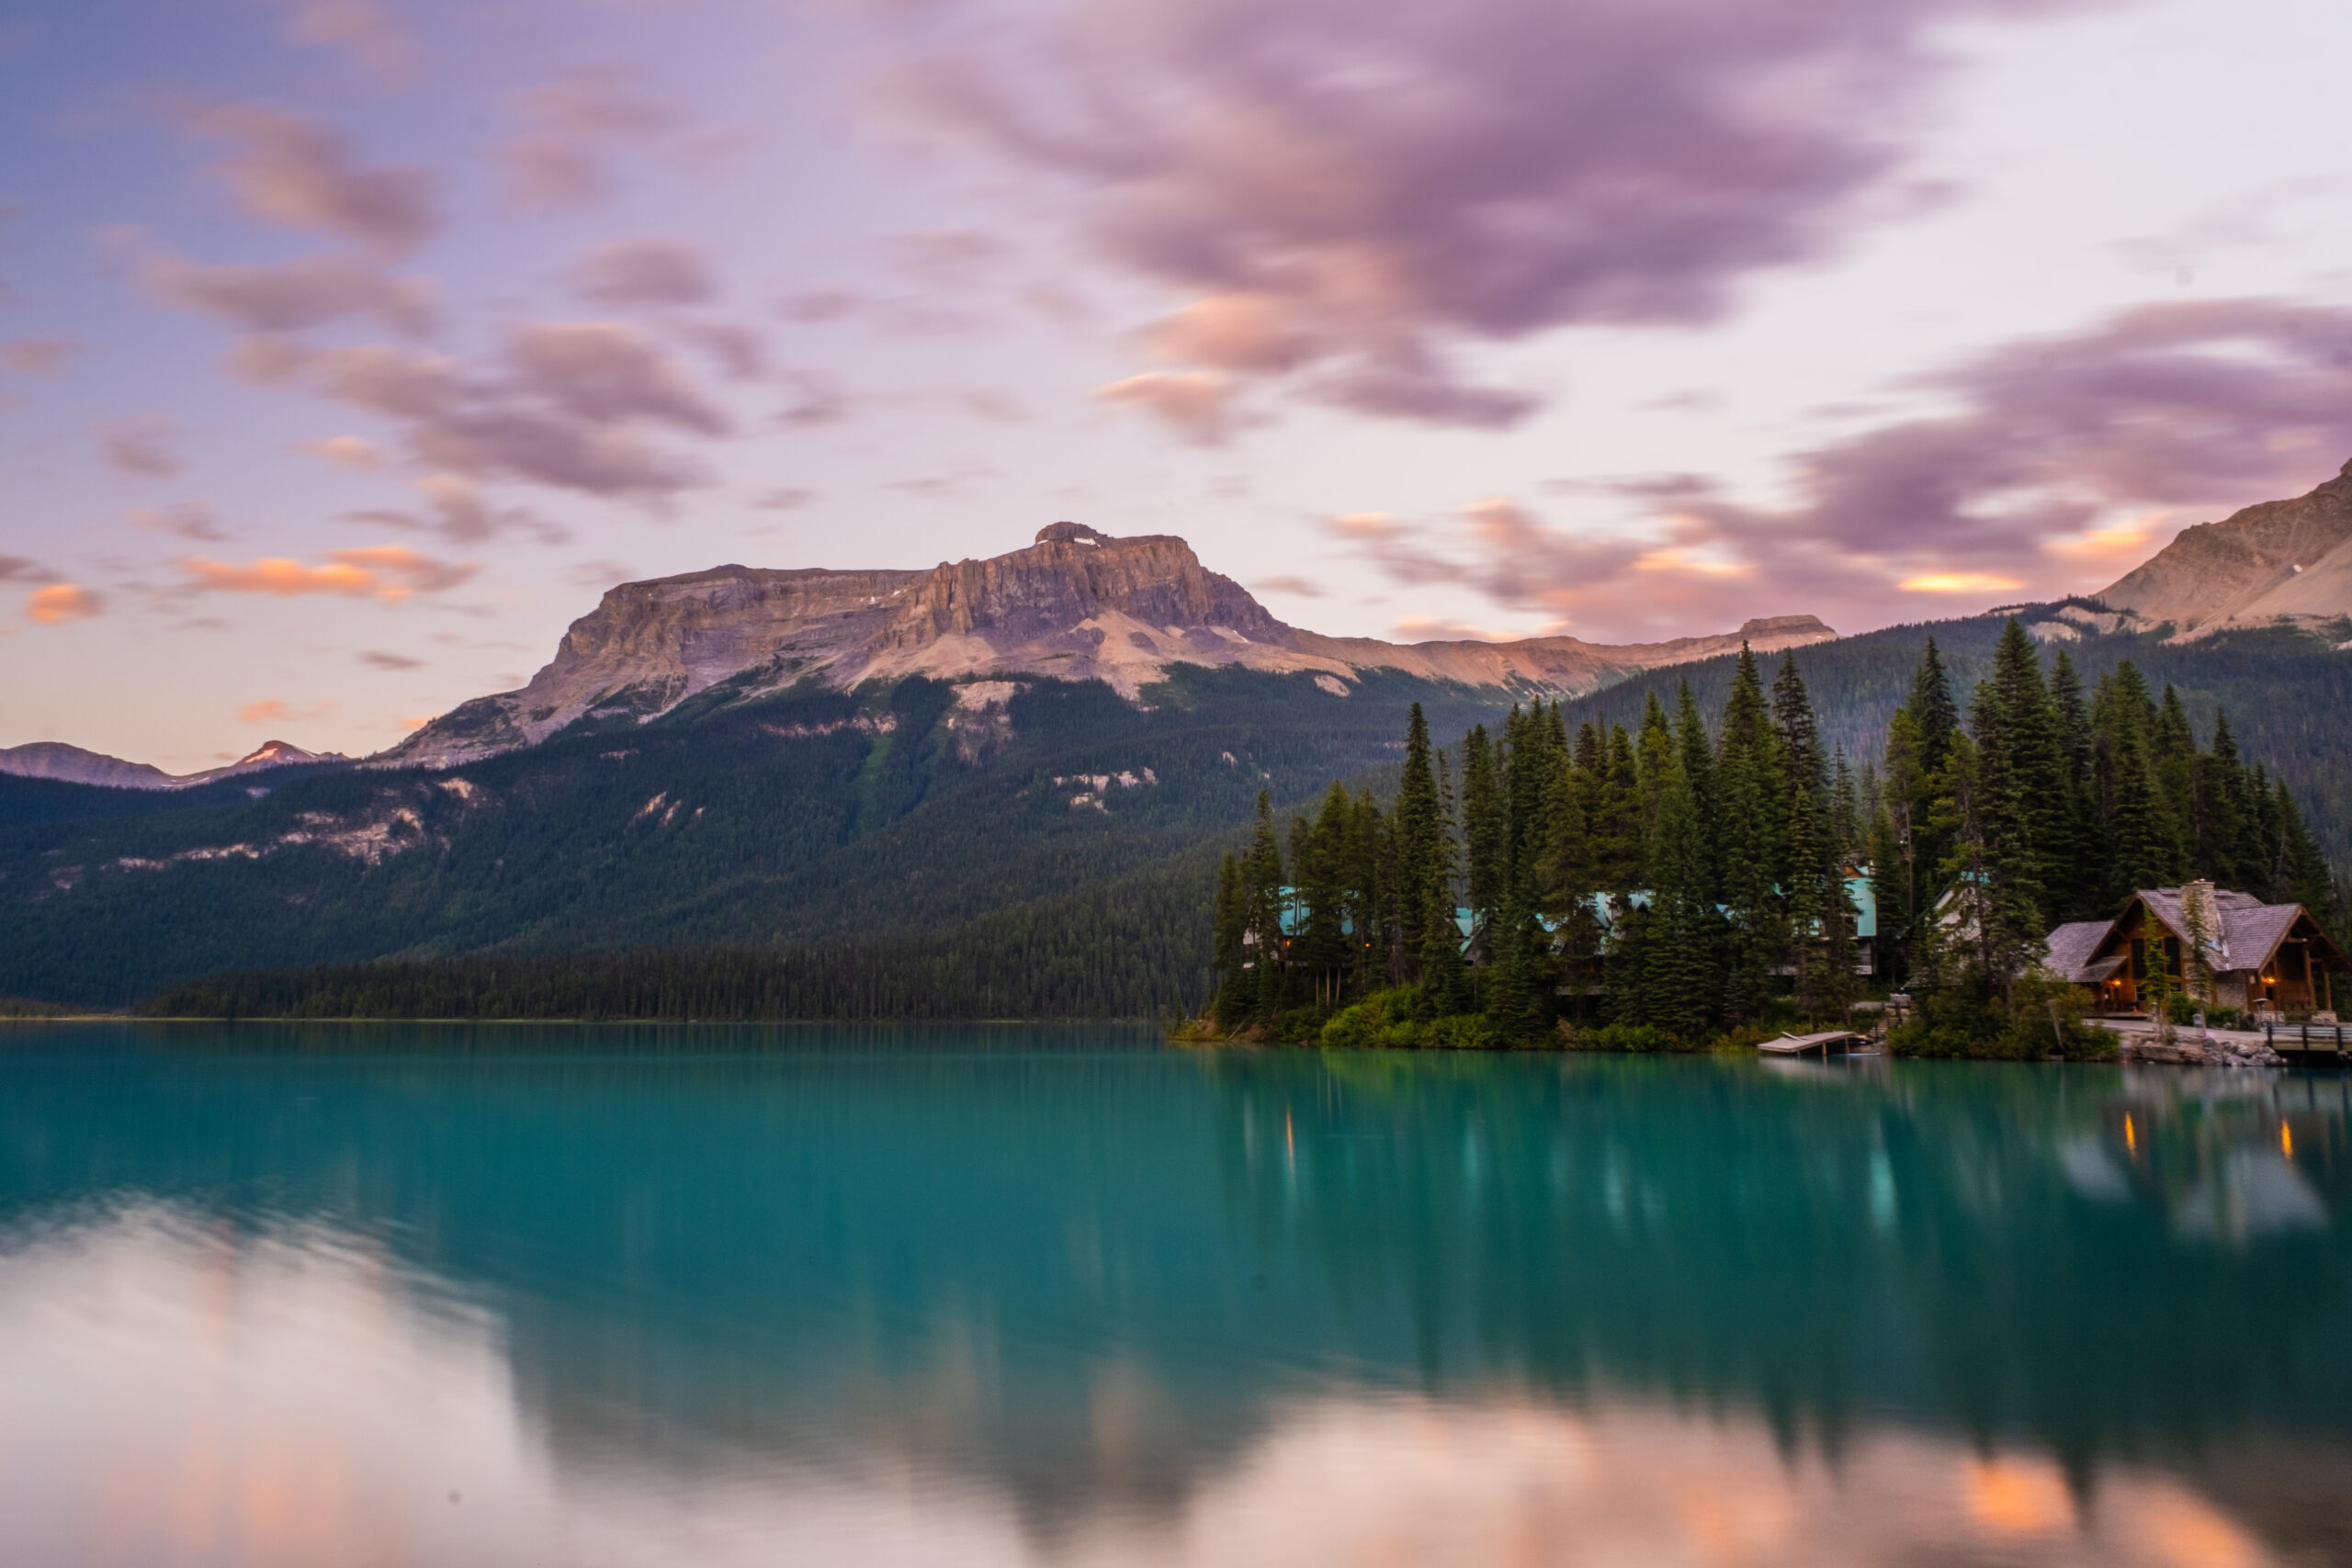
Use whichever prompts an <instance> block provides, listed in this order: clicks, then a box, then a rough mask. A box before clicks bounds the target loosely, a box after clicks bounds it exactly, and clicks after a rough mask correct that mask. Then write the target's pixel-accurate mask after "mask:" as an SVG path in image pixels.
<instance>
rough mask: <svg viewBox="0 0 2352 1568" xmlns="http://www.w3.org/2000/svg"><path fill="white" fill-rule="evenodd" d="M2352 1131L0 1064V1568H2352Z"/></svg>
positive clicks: (2048, 1086)
mask: <svg viewBox="0 0 2352 1568" xmlns="http://www.w3.org/2000/svg"><path fill="white" fill-rule="evenodd" d="M1776 1069H1777V1070H1776ZM2348 1107H2352V1100H2347V1094H2346V1081H2345V1079H2343V1078H2341V1077H2332V1076H2320V1075H2304V1074H2296V1075H2257V1074H2238V1075H2215V1076H2212V1077H2203V1076H2199V1075H2192V1074H2188V1073H2184V1072H2180V1071H2177V1070H2168V1069H2148V1070H2144V1071H2136V1070H2134V1071H2127V1070H2121V1069H2112V1068H2080V1067H2076V1068H2016V1069H2007V1068H1971V1067H1942V1066H1900V1067H1895V1068H1893V1069H1891V1070H1890V1069H1888V1068H1886V1067H1884V1066H1860V1065H1858V1066H1851V1067H1836V1068H1824V1067H1820V1066H1804V1065H1799V1066H1795V1067H1793V1068H1792V1067H1790V1066H1787V1065H1773V1066H1766V1065H1760V1064H1756V1063H1750V1062H1746V1061H1740V1062H1716V1061H1667V1062H1653V1061H1588V1060H1576V1059H1572V1060H1565V1061H1564V1060H1561V1059H1558V1058H1538V1057H1479V1058H1451V1059H1449V1058H1430V1057H1414V1056H1389V1055H1349V1056H1341V1057H1322V1056H1316V1055H1299V1054H1270V1055H1195V1054H1180V1053H1172V1052H1166V1051H1160V1050H1155V1049H1151V1048H1148V1046H1145V1045H1142V1044H1140V1043H1135V1042H1122V1041H1119V1040H1118V1039H1116V1038H1115V1037H1105V1036H1103V1035H1101V1034H1086V1033H1080V1032H1066V1033H1045V1032H968V1033H964V1034H958V1033H956V1032H931V1033H921V1034H913V1033H910V1034H904V1035H888V1034H863V1035H853V1034H844V1033H836V1032H791V1031H779V1032H743V1033H741V1034H733V1033H718V1032H693V1031H675V1032H660V1031H588V1030H580V1031H556V1030H549V1031H536V1032H528V1033H522V1034H518V1033H515V1032H495V1031H475V1030H447V1031H426V1030H413V1031H399V1032H362V1031H318V1032H285V1031H276V1030H255V1029H245V1030H243V1031H236V1030H220V1031H193V1030H171V1031H144V1032H141V1031H131V1030H122V1031H116V1032H98V1031H94V1030H91V1029H86V1028H79V1027H77V1028H72V1029H67V1028H57V1027H51V1028H40V1029H18V1030H14V1031H11V1032H8V1033H6V1034H5V1035H0V1561H6V1562H38V1563H42V1564H56V1565H61V1568H65V1565H76V1564H98V1563H107V1564H113V1563H122V1564H168V1563H279V1562H283V1563H304V1564H311V1563H345V1562H349V1563H387V1564H399V1563H429V1564H442V1563H450V1564H473V1563H482V1564H492V1563H498V1564H505V1563H518V1562H552V1563H573V1562H579V1563H597V1564H607V1563H609V1564H637V1563H670V1562H694V1563H718V1564H729V1563H733V1562H747V1563H748V1562H763V1563H765V1562H826V1563H869V1562H871V1563H900V1562H904V1563H909V1564H913V1563H925V1564H930V1563H967V1562H969V1563H988V1564H993V1563H1019V1562H1057V1563H1071V1564H1085V1565H1092V1564H1103V1565H1114V1564H1158V1563H1171V1564H1172V1563H1204V1564H1206V1563H1216V1564H1227V1563H1261V1562H1262V1563H1268V1564H1272V1563H1283V1564H1293V1563H1322V1562H1332V1563H1384V1564H1385V1563H1449V1564H1450V1563H1479V1562H1508V1563H1522V1562H1525V1563H1548V1562H1562V1563H1570V1562H1574V1563H1629V1564H1652V1563H1679V1562H1691V1563H1703V1564H1731V1563H1789V1564H1799V1563H1804V1564H1814V1563H1883V1562H1906V1563H1907V1562H1980V1561H1981V1562H2028V1563H2041V1562H2052V1563H2058V1562H2064V1563H2108V1562H2116V1563H2127V1562H2128V1563H2143V1562H2144V1563H2177V1564H2229V1563H2248V1564H2252V1563H2301V1562H2347V1561H2352V1462H2347V1461H2352V1372H2347V1371H2346V1366H2345V1364H2344V1353H2345V1352H2344V1339H2345V1334H2344V1329H2345V1325H2346V1321H2347V1318H2346V1308H2347V1305H2352V1267H2347V1265H2352V1226H2348V1225H2347V1219H2346V1171H2347V1163H2346V1162H2347V1156H2352V1144H2348V1143H2347V1108H2348Z"/></svg>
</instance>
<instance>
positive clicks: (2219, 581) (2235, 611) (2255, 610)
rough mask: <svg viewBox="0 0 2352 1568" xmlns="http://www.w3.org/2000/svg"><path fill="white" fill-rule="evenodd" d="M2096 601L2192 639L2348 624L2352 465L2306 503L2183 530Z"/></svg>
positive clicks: (2351, 611)
mask: <svg viewBox="0 0 2352 1568" xmlns="http://www.w3.org/2000/svg"><path fill="white" fill-rule="evenodd" d="M2099 597H2100V598H2101V599H2104V600H2105V601H2106V602H2107V603H2108V604H2111V605H2113V606H2114V607H2115V608H2117V609H2119V610H2131V611H2133V612H2136V613H2137V614H2138V615H2140V616H2141V618H2142V619H2143V620H2146V621H2151V622H2157V621H2171V622H2174V623H2176V624H2177V626H2179V627H2180V628H2181V630H2182V633H2183V634H2184V635H2187V636H2191V637H2195V636H2211V634H2213V633H2214V632H2217V631H2221V630H2223V629H2225V628H2227V627H2230V626H2265V625H2271V624H2275V623H2276V622H2277V621H2278V619H2279V618H2280V617H2282V616H2283V617H2286V618H2287V619H2288V620H2290V621H2297V622H2304V623H2324V622H2328V621H2333V620H2334V619H2335V617H2337V616H2339V615H2352V463H2346V464H2345V465H2344V468H2343V471H2342V472H2341V473H2340V474H2338V475H2337V476H2336V477H2335V479H2329V480H2328V481H2327V482H2326V483H2324V484H2322V485H2320V486H2319V487H2318V488H2317V489H2315V490H2313V491H2312V492H2311V493H2310V494H2308V495H2302V496H2298V497H2296V498H2295V499H2294V500H2292V501H2267V502H2262V503H2261V504H2260V505H2258V506H2249V507H2247V508H2246V509H2245V511H2243V512H2239V513H2234V514H2233V515H2232V516H2230V517H2229V518H2227V519H2225V520H2223V521H2222V522H2220V523H2201V524H2199V525H2197V526H2195V527H2193V528H2185V529H2183V530H2182V531H2181V533H2180V535H2179V536H2177V538H2175V539H2174V540H2173V541H2172V543H2170V544H2169V545H2166V546H2165V547H2164V548H2163V549H2161V550H2159V551H2157V552H2156V553H2155V554H2154V556H2151V557H2150V558H2148V559H2147V560H2146V561H2144V562H2143V563H2142V564H2141V565H2140V566H2139V567H2137V568H2135V569H2134V570H2131V571H2130V572H2128V573H2126V574H2125V575H2124V576H2123V577H2122V578H2120V579H2119V580H2118V581H2115V582H2114V583H2112V584H2110V585H2109V587H2108V588H2106V589H2105V590H2104V591H2102V592H2100V594H2099Z"/></svg>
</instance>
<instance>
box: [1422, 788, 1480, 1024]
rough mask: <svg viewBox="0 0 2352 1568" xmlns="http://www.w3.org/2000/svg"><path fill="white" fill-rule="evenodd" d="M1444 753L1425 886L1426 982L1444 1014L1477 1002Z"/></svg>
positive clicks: (1435, 1004) (1433, 1003)
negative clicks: (1457, 890)
mask: <svg viewBox="0 0 2352 1568" xmlns="http://www.w3.org/2000/svg"><path fill="white" fill-rule="evenodd" d="M1446 773H1447V769H1446V761H1445V753H1444V752H1443V751H1442V750H1441V751H1439V752H1438V754H1437V796H1438V818H1437V841H1436V846H1435V853H1434V855H1433V856H1432V858H1431V860H1430V867H1429V880H1428V882H1427V884H1426V885H1425V886H1423V887H1422V890H1421V908H1422V910H1423V915H1422V926H1421V986H1422V988H1423V990H1424V991H1425V993H1426V996H1427V1001H1428V1005H1429V1006H1430V1009H1431V1010H1434V1011H1435V1012H1437V1013H1439V1014H1440V1015H1444V1014H1450V1013H1458V1012H1468V1011H1469V1010H1471V1008H1472V1006H1473V1005H1474V1003H1475V998H1474V997H1473V995H1472V992H1471V988H1470V975H1469V970H1468V968H1467V967H1466V966H1465V965H1464V963H1463V960H1462V928H1461V925H1460V922H1459V919H1458V916H1457V910H1458V908H1459V906H1458V905H1457V904H1456V903H1455V901H1454V872H1455V867H1456V863H1457V852H1456V849H1455V846H1454V841H1453V787H1452V786H1451V784H1449V783H1448V782H1447V778H1446Z"/></svg>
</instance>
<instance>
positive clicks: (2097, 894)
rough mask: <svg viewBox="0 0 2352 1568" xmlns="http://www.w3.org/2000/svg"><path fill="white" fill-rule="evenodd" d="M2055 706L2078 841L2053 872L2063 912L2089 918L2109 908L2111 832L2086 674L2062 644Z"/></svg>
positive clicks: (2053, 677) (2054, 669) (2054, 666)
mask: <svg viewBox="0 0 2352 1568" xmlns="http://www.w3.org/2000/svg"><path fill="white" fill-rule="evenodd" d="M2050 711H2051V714H2052V716H2053V718H2054V719H2055V720H2056V722H2057V727H2058V749H2059V753H2060V755H2061V756H2062V757H2064V760H2065V773H2066V805H2067V813H2068V816H2069V818H2071V822H2070V829H2069V830H2070V834H2071V839H2072V842H2073V845H2074V853H2073V856H2072V859H2071V861H2069V863H2067V864H2066V865H2064V868H2063V870H2062V871H2060V872H2058V873H2056V875H2058V877H2059V879H2060V881H2061V883H2062V884H2063V886H2064V888H2065V896H2064V897H2063V898H2062V899H2061V900H2060V903H2061V905H2062V913H2064V915H2065V917H2066V918H2067V919H2092V918H2095V917H2096V916H2098V914H2099V913H2100V912H2101V910H2102V909H2103V908H2104V907H2105V906H2104V901H2103V898H2102V897H2101V895H2102V893H2103V891H2104V887H2105V884H2106V881H2107V875H2106V866H2107V844H2106V834H2105V832H2104V830H2103V829H2102V828H2101V826H2100V823H2099V816H2098V796H2097V794H2096V792H2095V790H2094V787H2093V763H2092V757H2093V747H2092V743H2091V719H2090V710H2089V708H2088V707H2087V706H2086V705H2085V704H2084V701H2083V681H2082V677H2081V676H2080V675H2079V674H2077V673H2076V672H2075V661H2074V660H2073V659H2072V658H2070V657H2068V655H2067V652H2066V650H2065V649H2063V648H2062V649H2059V650H2058V652H2057V656H2056V657H2055V658H2053V659H2052V660H2051V665H2050Z"/></svg>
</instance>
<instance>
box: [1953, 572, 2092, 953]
mask: <svg viewBox="0 0 2352 1568" xmlns="http://www.w3.org/2000/svg"><path fill="white" fill-rule="evenodd" d="M1969 729H1970V733H1971V739H1973V741H1974V742H1975V746H1976V778H1975V785H1976V799H1975V801H1974V803H1973V823H1974V825H1975V829H1976V830H1977V831H1978V832H1979V833H1980V834H1981V835H1982V840H1983V851H1982V852H1983V862H1982V864H1983V870H1984V874H1985V879H1986V882H1985V900H1984V910H1985V919H1986V920H1987V921H1988V922H1989V924H1988V927H1987V929H1986V930H1985V932H1984V944H1985V953H1987V954H1988V955H1990V957H1991V960H1992V961H1993V962H1995V963H1996V964H1997V965H1999V967H1998V968H1996V971H1995V972H1994V974H1993V975H1992V976H1990V977H1991V978H1992V979H1993V980H1994V982H1995V983H1996V985H1998V986H1999V987H2000V988H2001V989H2002V990H2003V991H2004V992H2006V991H2007V987H2008V984H2009V981H2010V979H2011V978H2012V977H2013V976H2014V975H2015V973H2016V972H2017V971H2018V970H2019V969H2021V968H2022V967H2023V964H2022V961H2021V960H2020V958H2019V956H2018V955H2020V954H2028V953H2031V952H2033V951H2036V950H2037V949H2038V948H2039V945H2040V942H2041V938H2042V936H2043V935H2044V934H2045V933H2047V932H2048V931H2049V930H2050V927H2051V926H2052V924H2054V923H2055V922H2054V921H2052V919H2049V911H2051V910H2052V909H2053V908H2057V907H2058V904H2057V900H2058V899H2059V898H2060V897H2062V896H2063V894H2064V887H2063V886H2060V885H2053V884H2054V883H2055V879H2056V878H2057V877H2063V876H2064V874H2066V873H2067V871H2068V870H2069V869H2070V868H2071V864H2072V863H2073V860H2074V843H2073V838H2072V831H2071V829H2072V825H2073V818H2072V813H2071V811H2070V810H2069V809H2068V807H2067V803H2066V799H2065V782H2064V781H2065V761H2064V755H2063V753H2062V752H2061V750H2060V749H2059V741H2058V734H2057V724H2056V720H2055V717H2054V716H2053V715H2052V713H2051V710H2050V693H2049V689H2048V688H2047V687H2046V686H2044V685H2043V684H2042V680H2041V660H2039V659H2037V658H2036V657H2035V654H2034V648H2033V639H2032V638H2031V637H2029V636H2027V635H2026V630H2025V627H2024V626H2021V625H2019V624H2018V621H2017V619H2016V617H2014V616H2012V617H2010V620H2009V623H2008V625H2007V626H2006V627H2005V628H2003V630H2002V633H2001V640H2000V644H1999V646H1998V647H1997V648H1996V649H1995V650H1994V654H1993V670H1992V673H1991V674H1990V675H1988V676H1987V677H1986V678H1985V680H1984V681H1983V682H1979V683H1978V685H1977V688H1976V695H1975V698H1974V700H1973V703H1972V704H1971V705H1970V713H1969Z"/></svg>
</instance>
